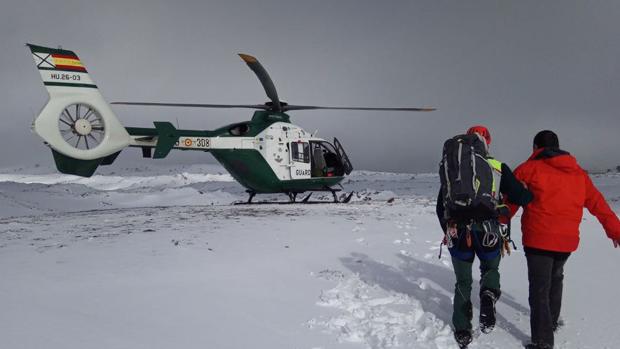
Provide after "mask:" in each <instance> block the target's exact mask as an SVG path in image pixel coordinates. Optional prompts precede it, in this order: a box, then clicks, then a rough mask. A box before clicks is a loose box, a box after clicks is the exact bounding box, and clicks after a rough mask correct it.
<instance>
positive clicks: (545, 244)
mask: <svg viewBox="0 0 620 349" xmlns="http://www.w3.org/2000/svg"><path fill="white" fill-rule="evenodd" d="M514 174H515V176H516V177H517V179H519V180H521V181H522V182H523V183H524V184H525V185H527V188H528V189H529V190H530V191H531V192H532V193H533V194H534V200H533V201H532V202H530V204H529V205H527V206H525V207H524V208H523V216H522V217H521V230H522V232H523V247H524V251H525V257H526V259H527V269H528V280H529V303H530V310H531V314H530V326H531V331H532V343H531V344H528V346H527V347H526V348H532V349H547V348H553V333H554V332H555V330H557V328H558V326H559V325H560V324H559V323H558V321H559V317H560V308H561V305H562V282H563V279H564V263H566V260H567V259H568V257H569V256H570V254H571V252H574V251H575V250H576V249H577V246H578V245H579V223H580V222H581V217H582V215H583V208H584V207H585V208H587V209H588V210H589V211H590V213H592V215H594V216H595V217H596V218H597V219H598V221H599V222H600V223H601V225H602V226H603V228H604V229H605V232H606V233H607V236H608V237H609V238H610V239H611V240H612V241H613V244H614V246H615V247H618V246H619V244H620V221H619V220H618V217H617V216H616V214H615V213H614V211H612V210H611V208H610V207H609V205H608V204H607V202H606V201H605V198H604V197H603V195H602V194H601V193H600V192H599V191H598V190H597V189H596V187H595V186H594V184H592V180H591V179H590V177H589V176H588V174H587V172H586V171H584V170H583V169H582V168H581V167H580V166H579V165H578V164H577V160H576V159H575V157H573V156H572V155H571V154H569V153H568V152H566V151H563V150H561V149H560V144H559V140H558V136H557V135H556V134H555V133H554V132H552V131H549V130H545V131H540V132H539V133H538V134H537V135H536V137H534V151H533V153H532V155H531V156H530V158H529V159H528V160H527V161H525V162H524V163H523V164H521V165H520V166H519V167H517V168H516V169H515V171H514ZM510 209H511V214H512V215H514V214H515V213H516V211H517V209H518V207H517V206H513V205H510Z"/></svg>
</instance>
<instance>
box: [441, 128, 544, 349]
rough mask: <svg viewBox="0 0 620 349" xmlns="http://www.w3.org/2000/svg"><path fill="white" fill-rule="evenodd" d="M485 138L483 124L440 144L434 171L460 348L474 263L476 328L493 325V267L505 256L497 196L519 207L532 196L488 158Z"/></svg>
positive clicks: (496, 288) (465, 338)
mask: <svg viewBox="0 0 620 349" xmlns="http://www.w3.org/2000/svg"><path fill="white" fill-rule="evenodd" d="M490 144H491V134H490V133H489V130H488V129H487V128H486V127H484V126H473V127H471V128H470V129H469V130H468V131H467V134H465V135H459V136H456V137H454V138H451V139H448V140H447V141H446V142H445V143H444V147H443V154H442V160H441V163H440V167H439V175H440V180H441V188H440V190H439V196H438V198H437V217H438V218H439V223H440V224H441V227H442V229H443V231H444V234H445V237H444V241H443V243H444V244H446V245H447V246H448V249H449V251H450V255H451V257H452V265H453V266H454V273H455V276H456V284H455V290H454V304H453V314H452V324H453V327H454V328H453V329H454V338H455V340H456V342H457V343H458V344H459V346H460V347H461V348H466V347H467V345H468V344H469V343H471V341H472V324H471V321H472V317H473V309H472V303H471V290H472V281H473V280H472V265H473V262H474V257H475V256H476V255H477V256H478V259H479V260H480V274H481V278H480V329H481V331H482V332H483V333H489V332H491V331H492V330H493V328H494V326H495V303H496V302H497V300H498V298H499V297H500V295H501V290H500V274H499V263H500V259H501V255H502V254H503V253H502V252H503V251H504V248H506V249H507V250H508V253H510V246H509V245H508V241H511V240H510V235H509V233H510V232H509V229H507V228H506V226H503V225H500V223H499V217H500V215H506V216H507V215H508V214H509V213H510V212H509V210H508V207H507V206H506V205H504V204H503V201H502V200H503V196H504V195H506V196H507V197H509V198H510V200H511V202H512V203H514V204H517V205H520V206H525V205H527V204H528V203H529V202H530V201H532V199H533V197H532V194H531V193H530V192H529V191H528V190H527V189H526V188H525V187H524V186H523V184H522V183H521V182H519V181H518V180H517V179H516V178H515V176H514V175H513V174H512V171H511V170H510V168H509V167H508V166H507V165H506V164H504V163H501V162H500V161H497V160H495V159H494V158H493V157H491V155H490V154H489V145H490Z"/></svg>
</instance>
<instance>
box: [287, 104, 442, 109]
mask: <svg viewBox="0 0 620 349" xmlns="http://www.w3.org/2000/svg"><path fill="white" fill-rule="evenodd" d="M282 109H284V110H283V111H288V110H317V109H328V110H381V111H434V110H437V109H436V108H414V107H407V108H367V107H321V106H316V105H294V104H293V105H290V104H289V105H285V106H283V107H282Z"/></svg>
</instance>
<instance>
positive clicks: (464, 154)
mask: <svg viewBox="0 0 620 349" xmlns="http://www.w3.org/2000/svg"><path fill="white" fill-rule="evenodd" d="M488 156H489V154H488V151H487V146H486V143H485V142H484V140H482V139H481V137H479V136H478V135H476V134H471V135H458V136H455V137H453V138H450V139H448V140H446V141H445V143H444V145H443V154H442V160H441V163H440V164H439V178H440V180H441V193H442V198H441V199H442V200H443V203H444V208H445V210H444V212H445V213H444V215H445V216H444V218H445V219H446V220H448V221H452V222H455V223H461V222H462V223H469V222H471V221H472V220H473V221H478V222H479V221H483V220H487V219H492V218H497V217H498V213H497V210H496V206H497V204H498V198H496V197H495V196H494V195H493V170H492V168H491V165H489V163H488V161H487V158H488ZM498 185H499V183H498Z"/></svg>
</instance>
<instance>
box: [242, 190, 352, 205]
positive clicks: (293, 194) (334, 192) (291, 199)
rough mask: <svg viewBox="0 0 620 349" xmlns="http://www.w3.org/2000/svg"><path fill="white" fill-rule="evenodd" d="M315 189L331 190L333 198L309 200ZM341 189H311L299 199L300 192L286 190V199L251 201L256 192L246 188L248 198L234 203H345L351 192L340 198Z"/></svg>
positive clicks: (347, 201) (349, 199) (348, 199)
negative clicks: (329, 199) (330, 199)
mask: <svg viewBox="0 0 620 349" xmlns="http://www.w3.org/2000/svg"><path fill="white" fill-rule="evenodd" d="M315 191H319V192H331V193H332V195H333V197H334V199H333V201H310V197H311V196H312V194H313V193H314V192H315ZM340 191H341V189H333V188H325V189H320V190H312V191H311V192H310V194H308V195H306V196H305V197H304V198H303V199H302V200H301V201H297V195H298V194H300V193H296V192H287V193H285V194H286V195H287V196H288V201H257V202H253V201H252V200H253V199H254V197H255V196H256V194H257V193H256V192H253V191H250V190H248V191H247V193H248V194H249V197H248V200H247V201H245V202H235V203H234V205H290V204H347V203H349V202H350V201H351V198H352V197H353V192H350V193H348V194H347V195H346V196H344V197H343V198H342V199H339V198H338V192H340Z"/></svg>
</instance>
